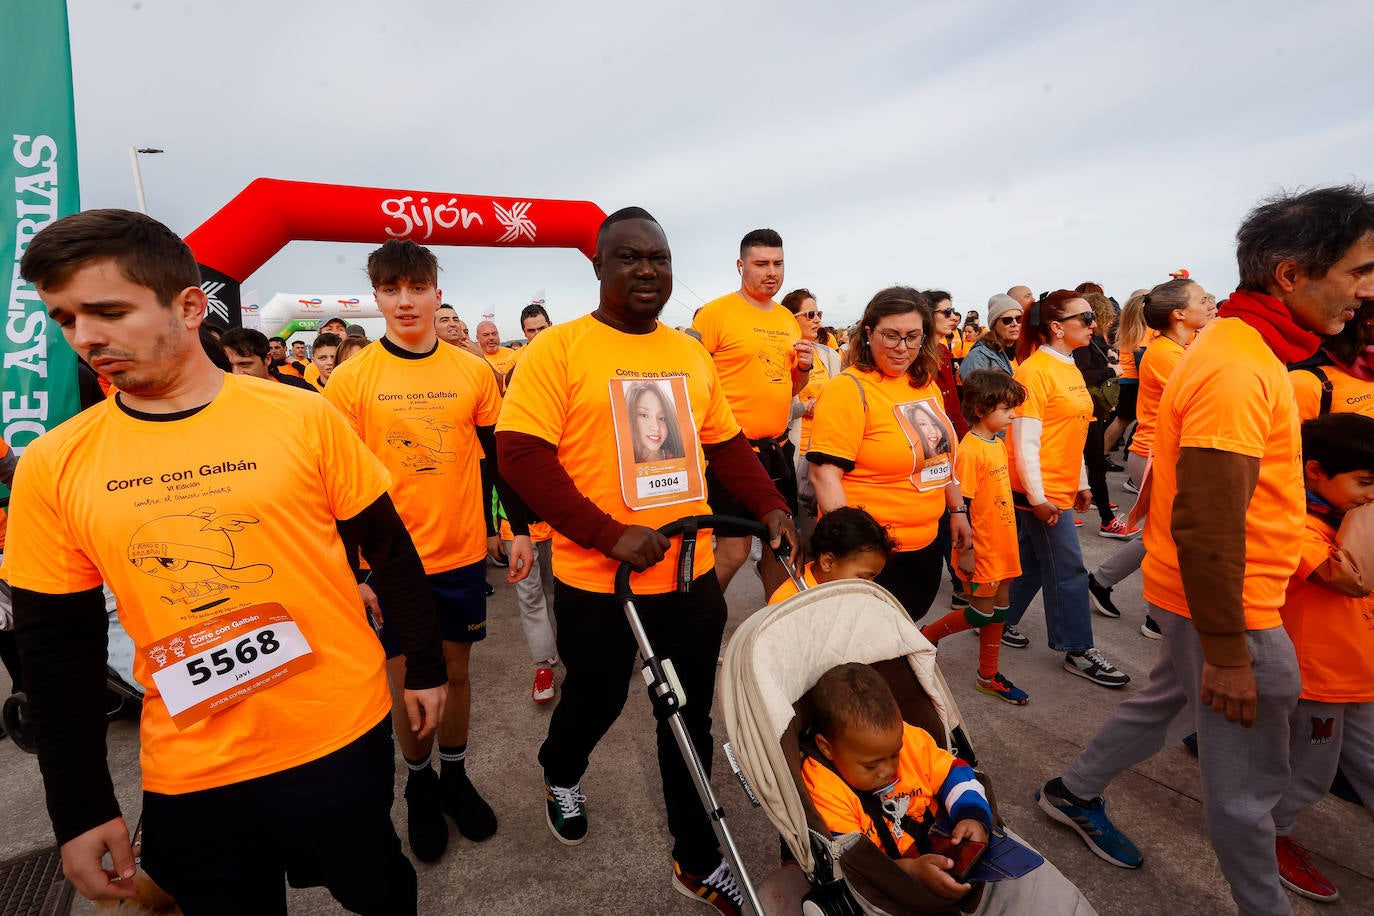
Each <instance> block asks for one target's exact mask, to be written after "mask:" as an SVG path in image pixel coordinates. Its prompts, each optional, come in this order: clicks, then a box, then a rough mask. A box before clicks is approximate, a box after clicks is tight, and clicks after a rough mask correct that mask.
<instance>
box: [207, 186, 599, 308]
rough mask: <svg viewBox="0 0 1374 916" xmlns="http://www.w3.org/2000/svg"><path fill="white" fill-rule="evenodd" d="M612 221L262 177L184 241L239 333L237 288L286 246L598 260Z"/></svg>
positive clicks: (555, 206)
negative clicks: (601, 233) (389, 243)
mask: <svg viewBox="0 0 1374 916" xmlns="http://www.w3.org/2000/svg"><path fill="white" fill-rule="evenodd" d="M605 218H606V214H605V213H603V212H602V210H601V208H600V207H598V206H597V205H596V204H594V203H591V202H590V201H585V200H537V199H532V198H517V197H482V196H479V195H474V194H449V193H444V192H438V191H401V190H395V189H390V188H355V187H349V186H347V185H337V184H315V183H312V182H306V181H280V180H278V179H275V178H259V179H256V180H255V181H253V182H252V183H251V184H249V185H248V187H246V188H244V189H243V190H242V191H240V192H239V194H238V196H237V197H235V198H234V199H233V200H231V201H229V203H227V204H225V205H224V206H223V207H222V208H220V210H219V211H218V212H217V213H215V215H214V216H212V217H210V218H209V219H208V220H206V221H205V222H204V223H203V224H201V226H200V227H199V228H198V229H196V230H195V231H194V232H192V233H191V234H190V235H188V236H187V237H186V242H187V244H189V245H190V246H191V250H192V251H194V252H195V255H196V261H197V262H199V264H200V272H201V279H202V281H203V282H202V286H203V287H204V289H205V291H206V293H208V294H209V296H210V308H211V310H212V312H214V313H216V314H218V315H219V316H220V317H221V318H223V319H224V320H225V322H227V323H228V324H230V325H238V324H240V315H239V287H240V285H241V284H242V283H243V281H244V280H246V279H248V277H249V275H250V274H252V273H253V271H255V270H257V269H258V268H259V267H261V266H262V265H263V264H265V263H267V261H268V259H270V258H271V257H272V256H273V255H274V254H276V253H277V252H278V251H281V249H282V248H283V247H284V246H285V245H286V243H287V242H290V241H293V240H296V239H302V240H309V241H316V242H376V243H381V242H384V241H386V240H387V239H411V240H412V241H415V242H419V243H421V244H423V245H486V246H493V247H497V248H503V247H504V248H576V249H577V250H578V251H581V252H582V253H583V254H585V255H586V256H587V257H589V258H590V257H591V256H592V255H593V254H595V253H596V230H597V228H598V227H599V226H600V225H601V221H602V220H604V219H605Z"/></svg>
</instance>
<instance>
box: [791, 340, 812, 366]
mask: <svg viewBox="0 0 1374 916" xmlns="http://www.w3.org/2000/svg"><path fill="white" fill-rule="evenodd" d="M792 352H793V353H795V354H796V355H797V371H798V372H810V371H811V366H812V364H813V363H814V362H815V360H816V350H815V348H814V347H812V346H811V341H809V340H794V341H792Z"/></svg>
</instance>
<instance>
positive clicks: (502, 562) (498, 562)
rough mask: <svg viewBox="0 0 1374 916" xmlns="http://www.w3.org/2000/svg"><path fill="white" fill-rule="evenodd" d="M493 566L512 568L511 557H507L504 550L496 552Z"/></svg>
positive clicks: (492, 562)
mask: <svg viewBox="0 0 1374 916" xmlns="http://www.w3.org/2000/svg"><path fill="white" fill-rule="evenodd" d="M491 565H492V566H499V567H501V568H502V569H505V568H506V567H507V566H510V557H508V556H506V552H505V551H504V550H498V551H496V556H495V557H493V558H492V561H491Z"/></svg>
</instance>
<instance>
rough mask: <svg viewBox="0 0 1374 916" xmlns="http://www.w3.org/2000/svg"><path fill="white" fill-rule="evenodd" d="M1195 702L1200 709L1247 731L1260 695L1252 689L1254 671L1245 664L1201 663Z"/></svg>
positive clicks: (1253, 717)
mask: <svg viewBox="0 0 1374 916" xmlns="http://www.w3.org/2000/svg"><path fill="white" fill-rule="evenodd" d="M1198 699H1200V700H1201V701H1202V705H1203V706H1210V707H1212V711H1213V712H1215V713H1220V714H1221V715H1223V716H1225V717H1226V721H1228V722H1239V723H1240V724H1241V726H1242V727H1244V728H1249V727H1250V726H1252V725H1254V724H1255V709H1256V707H1257V706H1258V705H1259V696H1258V693H1257V691H1256V690H1255V672H1254V669H1252V668H1251V667H1250V664H1249V663H1248V662H1247V663H1245V664H1244V665H1213V664H1211V663H1210V662H1203V663H1202V689H1201V690H1200V691H1199V693H1198Z"/></svg>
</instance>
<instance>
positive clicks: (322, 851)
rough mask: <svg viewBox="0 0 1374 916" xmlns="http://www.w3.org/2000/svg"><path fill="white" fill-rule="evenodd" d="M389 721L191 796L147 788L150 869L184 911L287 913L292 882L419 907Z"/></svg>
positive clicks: (362, 907) (342, 898)
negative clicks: (400, 816)
mask: <svg viewBox="0 0 1374 916" xmlns="http://www.w3.org/2000/svg"><path fill="white" fill-rule="evenodd" d="M395 777H396V765H395V749H394V748H393V746H392V738H391V718H390V716H388V717H387V718H386V719H383V720H382V721H381V722H379V723H377V725H376V726H374V727H373V728H372V729H371V730H369V731H368V732H367V733H365V734H364V735H363V736H362V737H361V738H358V739H357V740H356V741H354V742H353V743H351V744H347V745H345V746H344V747H342V748H340V749H339V750H337V751H334V752H333V753H332V754H327V755H325V756H324V757H321V758H320V759H318V760H313V761H311V762H310V763H304V764H301V765H300V766H296V767H292V768H291V769H289V770H283V771H281V772H280V773H273V774H271V775H269V776H261V777H258V778H257V779H249V780H246V781H244V782H239V783H234V784H233V785H228V786H222V787H220V788H217V789H206V790H204V791H202V792H188V793H185V794H183V795H162V794H159V793H157V792H144V793H143V866H144V868H145V869H147V872H148V874H149V875H150V876H151V877H152V878H153V880H154V881H156V882H157V883H158V884H159V885H161V887H162V888H163V890H165V891H167V893H169V894H171V895H172V896H173V897H175V898H176V901H177V903H179V904H180V905H181V909H182V911H183V912H184V913H186V916H201V914H221V913H222V914H224V916H238V914H241V913H253V914H255V916H278V914H280V916H285V914H286V881H287V880H289V881H290V882H291V886H292V887H317V886H324V887H326V888H328V889H329V892H330V893H331V894H333V895H334V899H335V900H337V901H339V903H340V904H341V905H342V906H343V907H344V909H346V910H348V911H350V912H353V913H365V914H369V916H372V914H375V916H406V914H414V913H415V912H416V893H417V890H416V879H415V869H414V868H413V867H411V864H410V861H409V860H408V859H407V858H406V857H405V853H403V852H402V851H401V841H400V839H399V838H398V837H397V836H396V828H395V827H394V826H393V825H392V823H391V801H392V794H393V789H392V786H393V782H394V780H395Z"/></svg>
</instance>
